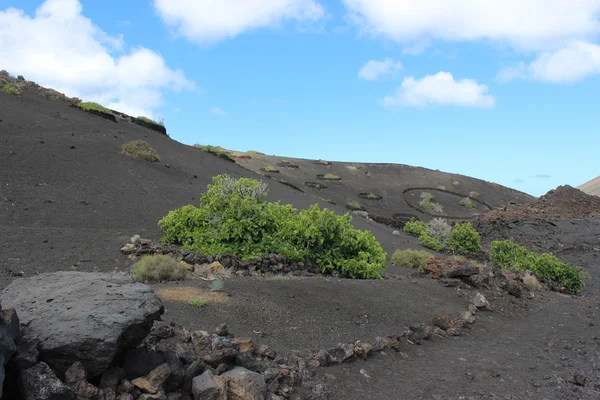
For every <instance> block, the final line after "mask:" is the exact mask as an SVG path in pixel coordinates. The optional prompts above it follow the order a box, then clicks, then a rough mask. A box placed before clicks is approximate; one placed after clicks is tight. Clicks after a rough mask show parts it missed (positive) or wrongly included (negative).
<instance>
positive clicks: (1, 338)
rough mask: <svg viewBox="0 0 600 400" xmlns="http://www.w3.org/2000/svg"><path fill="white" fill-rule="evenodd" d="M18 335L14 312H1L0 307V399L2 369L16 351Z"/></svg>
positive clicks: (18, 330) (17, 319)
mask: <svg viewBox="0 0 600 400" xmlns="http://www.w3.org/2000/svg"><path fill="white" fill-rule="evenodd" d="M19 335H20V328H19V318H18V317H17V313H16V311H15V310H14V309H13V310H2V306H0V398H2V393H3V388H4V377H5V372H4V367H5V366H6V364H7V363H8V360H10V358H11V357H12V355H13V354H14V353H15V351H16V350H17V346H16V344H15V341H16V340H17V339H18V337H19Z"/></svg>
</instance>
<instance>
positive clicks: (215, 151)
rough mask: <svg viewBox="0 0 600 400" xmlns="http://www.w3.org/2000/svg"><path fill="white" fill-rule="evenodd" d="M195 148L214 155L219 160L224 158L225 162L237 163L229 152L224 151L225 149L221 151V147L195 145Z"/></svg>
mask: <svg viewBox="0 0 600 400" xmlns="http://www.w3.org/2000/svg"><path fill="white" fill-rule="evenodd" d="M194 147H195V148H197V149H200V150H202V151H206V152H208V153H211V154H213V155H215V156H217V157H219V158H222V159H224V160H227V161H235V160H234V159H233V158H232V157H231V155H230V154H229V152H227V151H225V150H223V149H221V148H219V147H216V146H211V145H206V146H205V145H202V144H195V145H194Z"/></svg>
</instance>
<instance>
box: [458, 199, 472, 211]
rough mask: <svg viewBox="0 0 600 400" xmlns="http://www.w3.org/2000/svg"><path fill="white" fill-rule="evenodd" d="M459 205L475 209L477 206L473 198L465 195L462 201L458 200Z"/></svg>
mask: <svg viewBox="0 0 600 400" xmlns="http://www.w3.org/2000/svg"><path fill="white" fill-rule="evenodd" d="M458 204H459V205H461V206H463V207H466V208H469V209H474V208H475V207H476V206H475V202H473V200H471V199H470V198H468V197H465V198H464V199H462V200H461V201H459V202H458Z"/></svg>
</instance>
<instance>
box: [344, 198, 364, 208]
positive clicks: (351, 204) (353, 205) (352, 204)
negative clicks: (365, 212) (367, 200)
mask: <svg viewBox="0 0 600 400" xmlns="http://www.w3.org/2000/svg"><path fill="white" fill-rule="evenodd" d="M346 207H347V208H349V209H350V210H360V209H361V208H362V207H361V206H360V204H359V202H358V201H356V200H352V201H349V202H348V203H346Z"/></svg>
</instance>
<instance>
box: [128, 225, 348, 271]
mask: <svg viewBox="0 0 600 400" xmlns="http://www.w3.org/2000/svg"><path fill="white" fill-rule="evenodd" d="M136 236H137V235H136ZM136 236H134V237H133V238H132V240H131V242H130V243H127V244H125V245H124V246H123V247H122V248H121V253H123V254H127V255H129V257H131V258H135V257H141V256H145V255H153V254H169V255H172V256H174V257H175V258H177V259H181V261H183V262H185V263H187V264H188V265H189V266H190V269H194V270H199V271H202V270H204V269H205V268H204V267H206V266H207V265H210V264H213V263H214V262H218V263H219V264H220V265H221V266H222V268H223V269H225V270H229V271H231V273H232V274H235V275H238V276H249V275H257V274H267V273H269V274H289V275H294V276H313V275H315V274H318V273H319V272H320V268H319V266H318V265H317V264H316V263H315V262H313V261H311V260H306V261H304V262H288V260H287V259H286V257H284V256H280V255H277V254H271V255H270V256H267V257H259V258H254V259H250V260H247V261H242V260H239V259H238V258H236V257H234V256H232V255H227V254H219V255H215V256H207V255H204V254H199V253H195V252H193V251H189V250H183V249H181V248H180V247H179V246H177V245H173V244H163V243H156V242H153V241H151V240H148V239H139V237H138V239H134V238H136ZM333 273H334V274H337V271H334V272H333Z"/></svg>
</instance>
